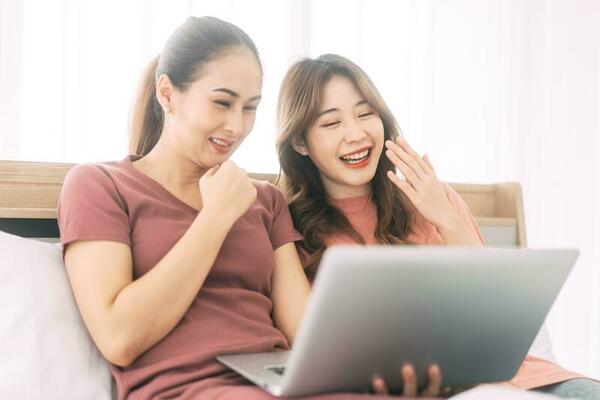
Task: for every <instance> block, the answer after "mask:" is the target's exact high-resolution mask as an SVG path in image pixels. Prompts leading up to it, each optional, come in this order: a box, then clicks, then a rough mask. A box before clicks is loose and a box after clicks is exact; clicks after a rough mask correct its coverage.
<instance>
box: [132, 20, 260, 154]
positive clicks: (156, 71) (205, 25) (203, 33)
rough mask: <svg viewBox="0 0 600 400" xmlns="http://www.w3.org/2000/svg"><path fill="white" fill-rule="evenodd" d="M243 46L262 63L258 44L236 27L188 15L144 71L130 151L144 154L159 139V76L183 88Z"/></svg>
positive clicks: (134, 115)
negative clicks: (208, 67)
mask: <svg viewBox="0 0 600 400" xmlns="http://www.w3.org/2000/svg"><path fill="white" fill-rule="evenodd" d="M240 47H243V48H246V49H248V50H250V51H251V52H252V53H253V54H254V55H255V56H256V60H257V61H258V64H259V66H260V59H259V56H258V50H256V45H255V44H254V42H253V41H252V39H250V37H249V36H248V34H247V33H246V32H244V31H243V30H241V29H240V28H238V27H237V26H235V25H233V24H231V23H229V22H225V21H222V20H220V19H218V18H214V17H200V18H198V17H189V18H187V20H186V21H185V23H183V25H181V26H180V27H178V28H177V29H176V30H175V32H173V34H171V36H170V37H169V39H168V40H167V43H166V44H165V47H164V48H163V51H162V52H161V54H160V56H156V57H155V58H154V59H153V60H152V61H151V62H150V64H149V65H148V67H146V70H145V71H144V76H143V78H142V81H141V83H140V88H139V91H138V96H137V99H136V101H135V103H134V105H133V110H132V113H131V124H130V129H131V130H130V140H129V152H130V153H133V154H137V155H141V156H145V155H146V154H148V153H149V152H150V151H151V150H152V148H153V147H154V146H156V143H158V139H160V135H161V133H162V130H163V124H164V121H165V114H164V111H163V109H162V108H161V106H160V104H159V103H158V100H157V98H156V80H157V78H158V77H159V76H161V75H163V74H164V75H166V76H168V77H169V79H170V80H171V83H172V84H173V86H174V87H175V88H176V89H178V90H181V91H184V90H186V89H187V88H188V87H189V86H190V85H191V84H192V83H193V82H194V81H195V80H196V79H198V77H199V76H200V73H201V71H202V68H203V67H204V66H205V65H206V64H207V63H208V62H210V61H212V60H214V59H216V58H217V57H219V56H222V55H223V54H224V53H225V52H226V51H227V50H232V49H235V48H240ZM261 69H262V68H261Z"/></svg>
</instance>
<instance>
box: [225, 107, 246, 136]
mask: <svg viewBox="0 0 600 400" xmlns="http://www.w3.org/2000/svg"><path fill="white" fill-rule="evenodd" d="M225 130H227V131H229V132H231V133H233V134H234V135H236V136H239V135H241V134H242V133H243V132H244V113H243V111H242V110H232V111H231V112H230V113H228V115H227V121H226V122H225Z"/></svg>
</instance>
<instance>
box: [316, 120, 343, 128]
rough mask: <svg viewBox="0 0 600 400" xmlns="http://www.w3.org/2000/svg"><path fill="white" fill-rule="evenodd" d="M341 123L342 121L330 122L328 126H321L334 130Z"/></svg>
mask: <svg viewBox="0 0 600 400" xmlns="http://www.w3.org/2000/svg"><path fill="white" fill-rule="evenodd" d="M339 123H340V121H334V122H328V123H326V124H323V125H321V126H322V127H323V128H333V127H334V126H336V125H338V124H339Z"/></svg>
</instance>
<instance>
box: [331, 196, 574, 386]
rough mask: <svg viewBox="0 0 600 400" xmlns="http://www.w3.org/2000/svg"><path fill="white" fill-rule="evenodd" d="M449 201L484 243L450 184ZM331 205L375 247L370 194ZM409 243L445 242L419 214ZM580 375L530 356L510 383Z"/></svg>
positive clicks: (341, 239) (339, 240)
mask: <svg viewBox="0 0 600 400" xmlns="http://www.w3.org/2000/svg"><path fill="white" fill-rule="evenodd" d="M445 187H446V194H447V196H448V200H450V202H451V203H452V204H453V205H454V207H455V208H456V210H457V211H458V213H459V214H460V215H461V216H462V217H463V219H464V221H465V223H466V224H468V226H470V227H471V229H472V230H473V232H474V233H475V234H477V236H478V237H479V239H480V240H481V243H484V239H483V236H482V235H481V231H480V230H479V227H478V226H477V222H476V221H475V218H474V217H473V214H472V213H471V211H470V210H469V208H468V207H467V205H466V204H465V202H464V201H463V200H462V198H461V197H460V195H459V194H458V193H456V192H455V191H454V189H452V188H451V187H450V186H449V185H446V186H445ZM330 202H331V204H332V205H334V206H335V207H337V208H338V209H339V210H340V211H341V212H342V213H344V215H346V217H347V218H348V220H349V221H350V224H351V225H352V226H353V227H354V229H355V230H356V231H357V232H358V233H360V235H361V236H362V237H363V239H364V240H365V242H366V243H367V244H377V243H378V242H377V240H376V239H375V227H376V224H377V207H376V205H375V203H373V202H372V201H371V199H370V196H369V195H364V196H359V197H352V198H346V199H330ZM407 239H408V241H409V242H411V243H415V244H421V245H443V244H444V240H443V238H442V236H441V234H440V233H439V231H438V230H437V228H436V227H435V226H434V225H432V224H431V223H429V222H428V221H427V220H426V219H424V218H423V217H422V216H420V215H418V216H417V218H416V221H415V223H414V224H413V227H412V229H411V233H410V235H409V236H408V238H407ZM325 242H326V243H327V246H331V245H334V244H351V243H355V241H354V240H353V239H352V238H350V237H349V236H347V235H333V236H331V237H330V238H328V239H327V240H326V241H325ZM582 377H583V376H582V375H579V374H576V373H574V372H570V371H567V370H565V369H563V368H561V367H560V366H558V365H556V364H554V363H552V362H550V361H546V360H543V359H541V358H536V357H533V356H530V355H527V356H526V357H525V360H524V361H523V364H522V365H521V367H520V368H519V370H518V372H517V374H516V375H515V377H514V378H513V379H512V380H511V381H510V383H511V384H513V385H515V386H517V387H520V388H522V389H533V388H537V387H541V386H545V385H550V384H552V383H557V382H563V381H566V380H568V379H573V378H582Z"/></svg>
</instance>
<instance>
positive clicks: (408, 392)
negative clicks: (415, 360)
mask: <svg viewBox="0 0 600 400" xmlns="http://www.w3.org/2000/svg"><path fill="white" fill-rule="evenodd" d="M402 380H403V381H404V388H403V389H402V395H403V396H407V397H415V396H416V395H417V376H416V374H415V370H414V368H413V367H412V365H410V364H407V365H405V366H404V367H402Z"/></svg>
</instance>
